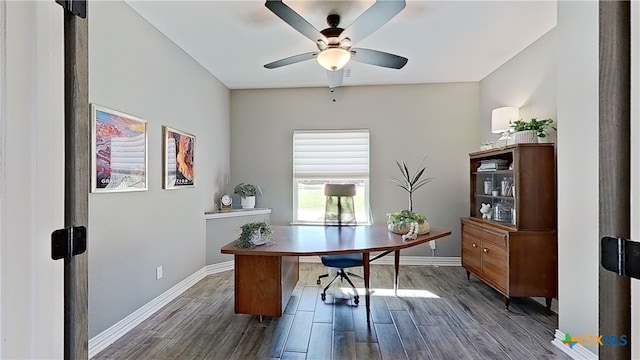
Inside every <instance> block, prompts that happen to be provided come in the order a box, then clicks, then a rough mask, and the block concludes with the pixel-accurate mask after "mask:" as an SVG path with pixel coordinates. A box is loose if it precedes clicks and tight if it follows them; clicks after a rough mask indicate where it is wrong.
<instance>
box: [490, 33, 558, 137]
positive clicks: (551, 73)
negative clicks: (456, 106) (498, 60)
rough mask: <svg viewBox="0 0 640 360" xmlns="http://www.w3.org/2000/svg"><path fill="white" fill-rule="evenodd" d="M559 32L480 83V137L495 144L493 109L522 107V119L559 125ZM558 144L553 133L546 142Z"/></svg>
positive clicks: (539, 42)
mask: <svg viewBox="0 0 640 360" xmlns="http://www.w3.org/2000/svg"><path fill="white" fill-rule="evenodd" d="M556 88H557V76H556V30H555V29H552V30H551V31H549V32H548V33H547V34H545V35H544V36H542V37H541V38H540V39H538V40H537V41H536V42H534V43H533V44H531V45H529V46H528V47H527V48H526V49H524V50H523V51H521V52H520V53H519V54H518V55H516V56H515V57H513V58H512V59H510V60H509V61H508V62H506V63H505V64H504V65H502V66H500V67H499V68H498V69H497V70H495V71H494V72H492V73H491V74H489V75H488V76H487V77H485V78H484V79H482V80H481V81H480V133H479V135H480V138H479V139H478V142H481V141H485V140H490V141H495V140H497V139H498V138H499V137H500V134H492V133H491V110H493V109H495V108H497V107H502V106H517V107H519V108H520V118H522V119H525V120H529V119H531V118H538V119H547V118H551V119H552V120H554V122H557V116H556V108H557V92H556ZM546 141H548V142H555V134H552V136H550V137H549V138H548V139H545V142H546Z"/></svg>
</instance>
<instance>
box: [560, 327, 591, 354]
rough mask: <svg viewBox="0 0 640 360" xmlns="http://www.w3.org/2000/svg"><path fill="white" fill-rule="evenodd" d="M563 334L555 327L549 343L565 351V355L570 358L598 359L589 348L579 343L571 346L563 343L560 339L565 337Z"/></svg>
mask: <svg viewBox="0 0 640 360" xmlns="http://www.w3.org/2000/svg"><path fill="white" fill-rule="evenodd" d="M565 336H566V334H565V333H563V332H562V331H560V330H558V329H556V336H555V338H554V339H553V340H552V341H551V343H552V344H553V345H555V346H556V347H558V348H559V349H560V350H562V351H563V352H565V353H566V354H567V355H569V356H571V358H572V359H576V360H598V355H596V354H594V353H592V352H591V351H590V350H589V349H587V348H586V347H584V346H582V345H580V344H575V345H574V346H573V347H570V346H569V345H567V344H565V343H563V342H562V341H563V340H564V339H565Z"/></svg>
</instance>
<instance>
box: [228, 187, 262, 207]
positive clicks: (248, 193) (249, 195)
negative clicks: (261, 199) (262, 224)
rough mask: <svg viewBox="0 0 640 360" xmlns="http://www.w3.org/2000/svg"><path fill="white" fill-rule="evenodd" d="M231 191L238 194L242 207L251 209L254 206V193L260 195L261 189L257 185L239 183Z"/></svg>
mask: <svg viewBox="0 0 640 360" xmlns="http://www.w3.org/2000/svg"><path fill="white" fill-rule="evenodd" d="M233 193H234V194H236V195H238V196H240V204H241V205H242V208H243V209H252V208H254V207H255V206H256V195H257V194H260V195H262V190H261V189H260V186H258V185H253V184H245V183H240V184H238V185H236V187H235V188H234V189H233Z"/></svg>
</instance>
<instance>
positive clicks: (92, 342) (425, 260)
mask: <svg viewBox="0 0 640 360" xmlns="http://www.w3.org/2000/svg"><path fill="white" fill-rule="evenodd" d="M300 262H307V263H320V258H319V257H317V256H301V257H300ZM372 264H377V265H393V256H389V255H388V256H385V257H382V258H380V259H378V260H376V261H375V262H373V263H372ZM400 264H401V265H431V266H461V263H460V258H459V257H431V256H400ZM233 268H234V265H233V260H230V261H225V262H222V263H219V264H213V265H207V266H205V267H203V268H202V269H200V270H198V271H196V272H195V273H194V274H193V275H191V276H189V277H188V278H186V279H184V280H182V281H181V282H179V283H178V284H176V285H174V286H173V287H172V288H170V289H169V290H167V291H165V292H164V293H162V294H160V295H159V296H158V297H156V298H155V299H153V300H151V301H150V302H148V303H147V304H145V305H144V306H142V307H141V308H139V309H138V310H136V311H134V312H133V313H131V314H130V315H128V316H127V317H125V318H124V319H122V320H120V321H118V322H117V323H115V324H114V325H113V326H111V327H109V328H108V329H106V330H105V331H103V332H101V333H100V334H98V335H96V336H94V337H92V338H91V339H89V358H92V357H94V356H96V355H97V354H98V353H100V352H101V351H102V350H104V349H106V348H107V347H108V346H109V345H111V344H113V343H114V342H116V340H118V339H119V338H121V337H122V336H124V335H125V334H126V333H127V332H129V331H130V330H131V329H133V328H134V327H136V326H138V325H139V324H140V323H142V322H143V321H144V320H146V319H147V318H149V317H150V316H151V315H153V314H154V313H155V312H156V311H158V310H160V309H161V308H162V307H163V306H165V305H167V304H168V303H170V302H171V301H172V300H173V299H175V298H177V297H178V296H180V294H182V293H183V292H185V291H186V290H187V289H189V288H190V287H192V286H193V285H195V284H196V283H197V282H198V281H200V280H202V279H203V278H204V277H205V276H207V275H212V274H217V273H220V272H223V271H228V270H233Z"/></svg>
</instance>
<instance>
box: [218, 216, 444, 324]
mask: <svg viewBox="0 0 640 360" xmlns="http://www.w3.org/2000/svg"><path fill="white" fill-rule="evenodd" d="M273 233H274V238H275V241H276V244H275V245H271V246H258V247H255V248H250V249H239V248H236V247H235V241H233V242H231V243H229V244H227V245H225V246H224V247H222V249H221V250H220V251H221V252H222V253H223V254H233V255H234V257H235V312H236V314H252V315H260V316H262V315H265V316H282V312H283V310H284V307H285V306H286V305H287V302H288V301H289V297H290V296H291V293H292V292H293V288H294V287H295V286H296V283H297V282H298V277H299V274H298V256H311V255H315V256H318V255H337V254H352V253H362V260H363V267H364V287H365V304H366V309H367V323H369V321H370V318H371V317H370V299H369V264H370V262H371V261H374V260H375V259H378V258H379V257H381V256H382V255H386V254H388V253H390V252H392V251H393V252H394V253H395V254H394V255H395V279H394V289H397V286H398V271H399V265H400V250H401V249H404V248H409V247H412V246H416V245H419V244H423V243H425V242H428V241H431V240H435V239H438V238H441V237H445V236H448V235H451V231H449V230H443V229H437V228H431V231H430V232H429V233H428V234H425V235H420V236H418V238H417V239H415V240H408V241H404V240H402V236H401V235H398V234H394V233H391V232H389V231H388V230H387V226H386V225H372V226H341V227H339V226H273ZM372 252H382V253H383V254H381V255H378V256H376V257H374V258H370V253H372Z"/></svg>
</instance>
